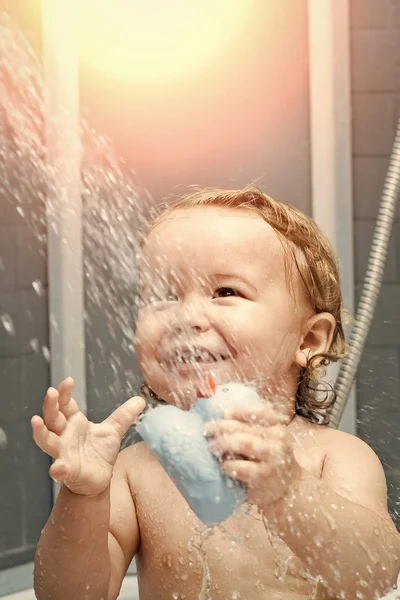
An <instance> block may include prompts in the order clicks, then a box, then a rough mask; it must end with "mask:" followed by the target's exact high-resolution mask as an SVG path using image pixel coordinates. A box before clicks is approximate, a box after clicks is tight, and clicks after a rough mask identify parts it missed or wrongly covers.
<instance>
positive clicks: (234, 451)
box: [207, 405, 400, 600]
mask: <svg viewBox="0 0 400 600" xmlns="http://www.w3.org/2000/svg"><path fill="white" fill-rule="evenodd" d="M281 423H282V421H281V420H280V417H279V416H277V414H276V411H275V410H273V409H272V408H271V407H268V406H266V405H265V406H257V405H254V406H240V407H236V408H233V409H229V411H226V413H225V420H222V421H217V422H215V423H213V424H210V425H209V426H208V427H207V431H208V434H209V436H210V437H211V438H212V441H211V444H210V448H211V450H212V451H213V452H215V453H216V454H218V455H220V456H223V457H224V456H227V457H228V458H227V459H226V460H224V462H223V468H224V470H225V472H226V473H227V474H228V475H230V476H234V477H236V478H237V479H239V480H241V481H243V482H245V483H247V484H248V499H249V502H252V503H255V504H257V505H258V507H259V508H260V510H262V512H263V513H264V515H265V517H266V518H267V520H268V523H269V526H270V527H273V528H274V529H275V530H276V532H277V533H278V535H279V536H281V537H282V538H283V540H284V541H285V542H286V543H287V545H288V546H289V547H290V548H291V549H292V550H293V552H294V553H295V554H296V555H297V556H298V557H299V558H301V559H302V560H303V561H304V563H305V565H306V567H307V570H308V572H309V573H310V574H311V575H312V576H314V577H320V578H322V579H323V580H324V581H325V584H326V585H327V586H328V587H329V589H330V590H331V591H332V592H333V594H334V595H335V597H337V598H340V599H341V600H354V599H355V598H363V600H376V598H381V597H382V596H383V595H384V594H385V593H386V592H387V591H388V590H389V589H390V588H391V586H392V585H394V584H395V583H396V580H397V575H398V573H399V570H400V535H399V534H398V533H397V531H396V529H395V527H394V525H393V522H392V520H391V518H390V516H389V514H388V512H387V504H386V482H385V476H384V473H383V469H382V466H381V464H380V462H379V459H378V458H377V456H376V455H375V454H374V452H373V451H372V450H371V448H369V447H368V446H367V445H366V444H365V443H364V442H362V441H361V440H359V439H358V438H356V437H354V436H350V435H348V434H345V433H342V432H336V431H335V432H333V431H331V430H327V431H326V433H325V435H326V436H327V443H326V444H324V447H327V456H328V459H327V460H326V463H325V465H324V467H323V471H322V474H321V476H320V477H319V476H318V475H317V476H316V475H315V474H313V473H311V472H310V471H308V470H306V469H305V468H302V467H301V466H300V465H299V464H298V462H297V461H296V459H295V457H294V454H293V447H292V442H291V434H290V428H288V427H287V426H285V425H283V426H282V424H281ZM293 435H294V434H293ZM328 439H329V442H328ZM232 455H240V456H241V457H243V458H246V459H247V460H242V459H237V458H234V457H233V458H231V457H232Z"/></svg>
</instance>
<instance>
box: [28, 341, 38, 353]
mask: <svg viewBox="0 0 400 600" xmlns="http://www.w3.org/2000/svg"><path fill="white" fill-rule="evenodd" d="M29 345H30V347H31V348H32V350H33V352H35V354H36V353H38V352H39V350H40V344H39V340H38V339H37V338H32V339H31V340H30V342H29Z"/></svg>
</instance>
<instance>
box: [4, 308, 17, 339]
mask: <svg viewBox="0 0 400 600" xmlns="http://www.w3.org/2000/svg"><path fill="white" fill-rule="evenodd" d="M1 322H2V323H3V327H4V329H5V330H6V331H7V333H8V334H9V335H15V327H14V322H13V320H12V318H11V316H10V315H9V314H7V313H4V314H3V315H1Z"/></svg>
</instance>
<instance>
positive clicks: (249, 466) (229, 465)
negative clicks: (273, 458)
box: [222, 460, 265, 483]
mask: <svg viewBox="0 0 400 600" xmlns="http://www.w3.org/2000/svg"><path fill="white" fill-rule="evenodd" d="M222 468H223V470H224V472H225V474H226V475H228V476H229V477H232V478H233V479H238V480H239V481H243V482H244V483H251V482H252V481H255V480H257V479H258V478H259V477H260V469H261V468H262V470H263V471H265V465H262V467H261V466H260V464H259V463H254V462H251V461H248V460H226V461H225V462H224V463H223V465H222Z"/></svg>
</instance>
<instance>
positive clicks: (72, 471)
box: [31, 377, 145, 496]
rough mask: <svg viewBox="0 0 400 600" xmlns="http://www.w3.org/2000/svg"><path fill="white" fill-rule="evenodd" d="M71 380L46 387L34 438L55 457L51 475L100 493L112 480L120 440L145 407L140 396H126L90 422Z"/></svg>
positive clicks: (87, 492)
mask: <svg viewBox="0 0 400 600" xmlns="http://www.w3.org/2000/svg"><path fill="white" fill-rule="evenodd" d="M73 387H74V380H73V379H72V377H69V378H68V379H65V380H64V381H63V382H62V383H61V384H60V386H59V387H58V390H56V389H55V388H49V389H48V391H47V394H46V397H45V400H44V404H43V419H42V418H41V417H39V416H38V415H35V416H33V417H32V420H31V423H32V430H33V439H34V440H35V442H36V444H37V445H38V446H39V448H41V449H42V450H43V451H44V452H46V453H47V454H49V455H50V456H52V457H53V458H54V459H55V461H54V463H53V464H52V465H51V467H50V471H49V473H50V476H51V477H52V478H53V479H55V480H57V481H62V482H63V483H64V484H65V485H66V486H67V487H68V488H69V489H70V490H71V492H74V493H76V494H80V495H83V496H97V495H98V494H101V492H103V491H104V490H105V489H106V488H107V486H108V485H109V483H110V481H111V476H112V471H113V466H114V464H115V461H116V460H117V456H118V452H119V449H120V444H121V440H122V438H123V436H124V435H125V433H126V431H127V430H128V428H129V427H130V426H131V425H132V423H134V422H135V421H136V419H137V417H138V416H139V415H140V413H141V412H142V410H143V409H144V407H145V402H144V400H143V399H142V398H140V397H139V396H136V397H134V398H131V399H130V400H127V401H126V402H125V403H124V404H122V405H121V406H119V407H118V408H117V409H116V410H115V411H114V412H113V413H112V414H111V415H110V416H109V417H108V418H107V419H106V420H105V421H103V422H102V423H98V424H96V423H91V422H90V421H88V419H87V418H86V417H85V415H84V414H83V413H82V412H81V411H80V410H79V407H78V405H77V403H76V402H75V400H74V399H73V398H72V397H71V392H72V388H73Z"/></svg>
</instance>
